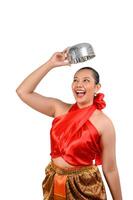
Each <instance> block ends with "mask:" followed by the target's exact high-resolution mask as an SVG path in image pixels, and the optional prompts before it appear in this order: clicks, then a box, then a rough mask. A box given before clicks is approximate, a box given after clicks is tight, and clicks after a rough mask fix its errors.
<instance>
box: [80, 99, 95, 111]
mask: <svg viewBox="0 0 133 200" xmlns="http://www.w3.org/2000/svg"><path fill="white" fill-rule="evenodd" d="M92 104H93V100H91V101H89V102H87V103H85V102H83V103H78V102H77V105H78V107H79V108H80V109H82V108H86V107H88V106H91V105H92Z"/></svg>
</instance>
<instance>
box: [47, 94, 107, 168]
mask: <svg viewBox="0 0 133 200" xmlns="http://www.w3.org/2000/svg"><path fill="white" fill-rule="evenodd" d="M103 97H104V94H103V93H98V94H97V95H96V96H95V97H94V101H93V104H92V105H90V106H88V107H85V108H79V107H78V105H77V102H76V103H75V104H73V105H72V107H71V108H70V109H69V111H68V113H67V114H65V115H61V116H57V117H55V118H54V120H53V121H52V127H51V130H50V139H51V153H50V155H51V157H52V158H56V157H59V156H61V157H62V158H63V159H64V160H65V161H66V162H67V163H69V164H71V165H74V166H78V165H80V166H81V165H91V164H93V160H95V164H96V165H101V164H102V159H101V153H102V149H101V148H100V134H99V132H98V130H97V129H96V128H95V126H94V125H93V124H92V123H91V122H90V121H89V117H90V116H91V115H92V113H93V112H94V111H95V110H96V109H99V110H101V109H103V108H104V107H105V106H106V103H105V101H104V100H103Z"/></svg>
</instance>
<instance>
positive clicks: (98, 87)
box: [95, 83, 101, 93]
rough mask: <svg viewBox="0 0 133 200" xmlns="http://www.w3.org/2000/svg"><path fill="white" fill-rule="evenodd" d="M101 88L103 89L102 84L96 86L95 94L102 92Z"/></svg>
mask: <svg viewBox="0 0 133 200" xmlns="http://www.w3.org/2000/svg"><path fill="white" fill-rule="evenodd" d="M100 88H101V84H100V83H98V84H96V87H95V92H96V93H97V92H98V91H99V90H100Z"/></svg>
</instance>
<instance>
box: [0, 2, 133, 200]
mask: <svg viewBox="0 0 133 200" xmlns="http://www.w3.org/2000/svg"><path fill="white" fill-rule="evenodd" d="M131 3H132V1H130V0H123V1H122V0H121V1H120V0H112V1H109V0H101V1H95V0H94V1H89V0H82V1H80V0H79V1H77V0H67V1H63V0H58V1H54V0H53V1H52V0H48V1H44V0H32V1H31V0H23V1H20V0H12V1H7V0H5V1H3V2H2V1H1V3H0V27H1V30H0V77H1V78H0V93H1V94H0V96H1V97H0V102H1V104H0V106H1V109H0V112H1V126H0V127H1V130H0V199H2V200H7V199H13V200H18V199H19V200H41V199H42V188H41V182H42V180H43V178H44V168H45V166H46V165H47V164H48V162H49V161H50V155H49V154H50V138H49V131H50V127H51V122H52V120H53V118H50V117H47V116H45V115H43V114H41V113H39V112H37V111H35V110H33V109H32V108H30V107H29V106H28V105H26V104H24V103H23V102H22V101H21V100H20V99H19V97H18V96H17V94H16V88H17V87H18V85H19V84H20V83H21V82H22V81H23V79H24V78H26V77H27V76H28V75H29V74H30V73H31V72H32V71H33V70H35V69H36V68H38V67H39V66H40V65H41V64H43V63H44V62H46V61H47V60H48V59H49V58H50V57H51V56H52V54H53V53H54V52H55V51H62V50H63V49H64V48H66V47H68V46H72V45H74V44H77V43H81V42H89V43H90V44H92V46H93V48H94V50H95V53H96V57H95V58H94V59H92V60H90V61H87V62H86V63H83V64H78V65H72V66H71V67H66V66H64V67H62V68H55V69H53V70H52V71H50V72H49V73H48V74H47V75H46V77H44V79H43V80H42V81H41V82H40V84H39V85H38V86H37V88H36V89H35V91H36V92H38V93H40V94H42V95H44V96H51V97H57V98H60V99H62V100H63V101H65V102H69V103H74V102H75V100H74V97H73V94H72V91H71V82H72V78H73V74H74V72H76V71H77V70H78V69H79V68H80V67H83V66H91V67H94V68H95V69H96V70H98V72H99V73H100V77H101V84H102V88H101V92H103V93H104V94H105V101H106V103H107V107H106V108H105V109H104V112H105V113H106V114H107V115H108V116H109V117H110V118H111V119H112V121H113V123H114V126H115V129H116V137H117V152H116V153H117V164H118V169H119V174H120V179H121V186H122V192H123V199H124V200H131V198H132V180H133V172H132V169H133V165H132V161H133V156H132V150H133V149H132V147H133V136H132V134H133V133H132V119H133V117H132V112H133V109H132V108H133V105H132V104H133V103H132V102H133V95H132V91H133V90H132V86H133V84H132V66H133V56H132V54H133V50H132V49H133V39H132V37H133V29H132V24H133V22H132V19H133V12H132V4H131ZM44 106H45V105H44ZM104 181H105V180H104ZM105 184H106V183H105ZM106 187H107V185H106ZM107 190H108V188H107ZM108 199H109V200H111V197H110V194H109V191H108Z"/></svg>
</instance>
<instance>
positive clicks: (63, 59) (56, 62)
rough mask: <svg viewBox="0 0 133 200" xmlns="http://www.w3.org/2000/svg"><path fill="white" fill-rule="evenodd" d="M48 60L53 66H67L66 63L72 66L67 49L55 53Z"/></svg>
mask: <svg viewBox="0 0 133 200" xmlns="http://www.w3.org/2000/svg"><path fill="white" fill-rule="evenodd" d="M48 62H49V63H50V64H51V65H52V66H53V67H59V66H66V65H69V66H70V63H69V61H68V59H67V49H64V51H62V52H56V53H54V54H53V55H52V57H51V58H50V59H49V60H48Z"/></svg>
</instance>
